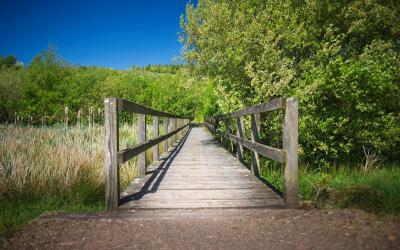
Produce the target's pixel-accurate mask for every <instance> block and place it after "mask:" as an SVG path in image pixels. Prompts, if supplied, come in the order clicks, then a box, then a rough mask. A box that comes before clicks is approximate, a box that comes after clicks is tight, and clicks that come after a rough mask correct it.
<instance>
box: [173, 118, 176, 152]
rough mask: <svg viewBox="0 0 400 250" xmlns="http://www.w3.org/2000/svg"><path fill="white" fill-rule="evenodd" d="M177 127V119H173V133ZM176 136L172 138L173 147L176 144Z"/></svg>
mask: <svg viewBox="0 0 400 250" xmlns="http://www.w3.org/2000/svg"><path fill="white" fill-rule="evenodd" d="M176 125H177V118H172V131H175V130H176ZM176 138H177V137H176V134H174V135H173V136H172V145H174V143H175V142H176Z"/></svg>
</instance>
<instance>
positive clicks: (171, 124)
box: [167, 118, 174, 150]
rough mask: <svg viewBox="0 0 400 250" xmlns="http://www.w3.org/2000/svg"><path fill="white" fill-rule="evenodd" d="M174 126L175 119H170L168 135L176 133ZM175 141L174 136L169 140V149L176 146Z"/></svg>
mask: <svg viewBox="0 0 400 250" xmlns="http://www.w3.org/2000/svg"><path fill="white" fill-rule="evenodd" d="M173 124H174V119H173V118H169V119H168V133H171V132H172V131H174V130H173ZM173 140H174V138H173V136H171V137H169V139H168V149H169V148H172V146H173V145H174V142H173ZM168 149H167V150H168Z"/></svg>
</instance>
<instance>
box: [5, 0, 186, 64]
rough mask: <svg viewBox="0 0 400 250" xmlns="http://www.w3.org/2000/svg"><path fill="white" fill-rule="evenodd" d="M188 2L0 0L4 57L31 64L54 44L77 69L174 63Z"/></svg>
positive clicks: (162, 0) (177, 53)
mask: <svg viewBox="0 0 400 250" xmlns="http://www.w3.org/2000/svg"><path fill="white" fill-rule="evenodd" d="M187 2H188V1H187V0H153V1H150V0H131V1H117V0H108V1H102V0H98V1H87V0H65V1H61V0H60V1H59V0H48V1H44V0H37V1H35V0H31V1H26V0H0V55H2V56H6V55H14V56H15V57H17V59H18V60H19V61H22V62H23V63H25V64H26V63H29V62H30V61H31V60H32V58H33V57H34V56H35V55H36V54H38V53H39V52H42V51H43V50H45V49H46V48H47V47H48V46H49V44H52V45H54V46H55V47H56V48H57V51H58V53H59V54H60V55H61V56H62V57H63V58H64V59H66V60H67V61H68V62H70V63H72V64H77V65H97V66H106V67H112V68H116V69H126V68H128V67H130V66H132V65H147V64H169V63H172V62H173V60H172V59H173V57H174V56H178V55H179V53H180V44H179V42H178V36H177V33H178V32H179V30H180V27H179V16H180V15H181V14H184V12H185V6H186V3H187Z"/></svg>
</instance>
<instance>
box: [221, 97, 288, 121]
mask: <svg viewBox="0 0 400 250" xmlns="http://www.w3.org/2000/svg"><path fill="white" fill-rule="evenodd" d="M283 108H285V98H283V97H279V98H276V99H273V100H271V101H270V102H267V103H262V104H258V105H255V106H252V107H249V108H245V109H242V110H239V111H235V112H232V113H229V114H226V115H221V116H217V117H218V119H232V118H236V117H240V116H245V115H252V114H259V113H263V112H268V111H273V110H277V109H283Z"/></svg>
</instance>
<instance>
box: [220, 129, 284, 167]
mask: <svg viewBox="0 0 400 250" xmlns="http://www.w3.org/2000/svg"><path fill="white" fill-rule="evenodd" d="M224 136H225V138H227V139H229V140H231V141H234V142H237V143H240V144H242V145H243V146H245V147H246V148H248V149H250V150H253V151H255V152H257V153H259V154H260V155H263V156H265V157H268V158H270V159H272V160H275V161H278V162H280V163H283V162H285V151H283V150H281V149H277V148H273V147H269V146H266V145H263V144H260V143H257V142H252V141H250V140H247V139H244V138H239V137H237V136H235V135H232V134H225V135H224Z"/></svg>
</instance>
